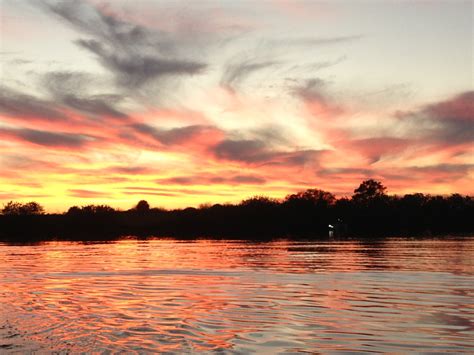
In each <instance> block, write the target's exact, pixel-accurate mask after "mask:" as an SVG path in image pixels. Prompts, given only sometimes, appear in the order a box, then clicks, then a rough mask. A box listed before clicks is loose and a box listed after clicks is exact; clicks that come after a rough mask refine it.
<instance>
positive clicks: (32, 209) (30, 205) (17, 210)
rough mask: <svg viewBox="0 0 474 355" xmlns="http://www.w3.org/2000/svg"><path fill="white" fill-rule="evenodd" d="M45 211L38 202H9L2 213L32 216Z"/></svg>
mask: <svg viewBox="0 0 474 355" xmlns="http://www.w3.org/2000/svg"><path fill="white" fill-rule="evenodd" d="M43 213H44V208H43V206H41V205H40V204H39V203H38V202H34V201H31V202H27V203H20V202H13V201H10V202H8V203H7V204H6V205H5V206H4V207H3V209H2V214H4V215H10V216H14V215H17V216H31V215H40V214H43Z"/></svg>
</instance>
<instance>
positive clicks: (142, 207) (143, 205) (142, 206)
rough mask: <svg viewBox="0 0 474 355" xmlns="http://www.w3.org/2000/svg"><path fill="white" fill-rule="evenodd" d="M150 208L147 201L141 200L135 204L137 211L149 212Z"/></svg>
mask: <svg viewBox="0 0 474 355" xmlns="http://www.w3.org/2000/svg"><path fill="white" fill-rule="evenodd" d="M149 210H150V205H149V204H148V202H147V201H145V200H141V201H139V202H138V203H137V205H136V206H135V211H137V212H148V211H149Z"/></svg>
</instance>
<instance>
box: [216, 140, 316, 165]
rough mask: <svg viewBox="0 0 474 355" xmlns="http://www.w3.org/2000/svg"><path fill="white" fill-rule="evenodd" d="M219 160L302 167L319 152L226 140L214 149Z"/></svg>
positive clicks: (247, 141)
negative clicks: (274, 147) (280, 148)
mask: <svg viewBox="0 0 474 355" xmlns="http://www.w3.org/2000/svg"><path fill="white" fill-rule="evenodd" d="M211 150H212V153H213V154H214V156H215V157H216V158H217V159H220V160H230V161H236V162H243V163H246V164H259V165H267V164H271V165H286V166H302V165H305V164H306V163H309V162H313V161H315V160H316V159H317V158H318V156H319V154H320V153H321V151H318V150H312V149H308V150H279V149H273V148H272V147H271V146H270V145H269V143H268V142H266V141H263V140H258V139H242V140H235V139H225V140H223V141H222V142H220V143H219V144H217V145H216V146H214V147H213V148H212V149H211Z"/></svg>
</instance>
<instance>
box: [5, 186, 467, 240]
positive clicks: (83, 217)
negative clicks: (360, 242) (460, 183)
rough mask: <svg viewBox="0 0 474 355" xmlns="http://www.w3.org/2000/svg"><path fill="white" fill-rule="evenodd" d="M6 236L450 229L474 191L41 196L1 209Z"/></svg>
mask: <svg viewBox="0 0 474 355" xmlns="http://www.w3.org/2000/svg"><path fill="white" fill-rule="evenodd" d="M1 212H2V215H1V216H0V227H1V228H0V239H4V240H6V239H9V240H23V239H80V240H83V239H114V238H117V237H120V236H127V235H134V236H174V237H183V238H184V237H198V236H201V237H238V238H252V239H261V238H267V237H292V236H297V237H308V238H322V237H327V236H328V235H329V234H328V231H329V228H330V227H329V226H330V225H331V226H332V225H336V224H343V225H344V226H345V228H344V234H345V236H354V237H377V236H389V235H392V236H394V235H399V236H405V235H424V234H428V235H433V234H434V235H445V234H450V233H456V234H457V233H471V232H473V231H474V222H473V220H474V219H473V218H472V216H473V215H474V198H473V197H472V196H462V195H460V194H452V195H450V196H439V195H427V194H422V193H414V194H406V195H404V196H397V195H388V194H387V189H386V187H385V186H384V185H383V184H382V183H381V182H380V181H377V180H374V179H369V180H365V181H363V182H362V183H361V184H360V185H359V187H358V188H356V189H355V190H354V194H353V195H352V196H351V198H346V197H343V198H339V199H337V198H336V197H335V195H334V194H332V193H330V192H327V191H324V190H320V189H308V190H306V191H301V192H298V193H295V194H290V195H288V196H286V197H285V198H284V199H281V200H278V199H273V198H269V197H266V196H254V197H252V198H249V199H246V200H243V201H241V202H240V203H238V204H214V205H201V206H200V207H198V208H193V207H188V208H184V209H174V210H166V209H162V208H152V207H150V205H149V203H148V202H147V201H145V200H142V201H139V202H138V204H137V205H135V206H134V207H133V208H131V209H129V210H126V211H120V210H116V209H114V208H112V207H110V206H108V205H87V206H73V207H71V208H69V210H68V211H67V212H65V213H63V214H46V213H45V212H44V208H43V207H42V206H41V205H39V204H38V203H36V202H29V203H19V202H13V201H11V202H9V203H7V204H6V205H5V206H4V207H3V209H2V210H1Z"/></svg>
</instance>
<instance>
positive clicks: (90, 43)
mask: <svg viewBox="0 0 474 355" xmlns="http://www.w3.org/2000/svg"><path fill="white" fill-rule="evenodd" d="M0 4H1V5H0V6H1V7H0V10H1V11H0V63H1V64H0V78H1V81H0V204H5V203H6V202H8V201H10V200H15V201H25V202H26V201H31V200H34V201H37V202H39V203H41V204H42V205H44V206H45V208H46V210H48V211H50V212H62V211H65V210H67V208H68V207H69V206H73V205H87V204H108V205H111V206H113V207H115V208H122V209H128V208H130V207H132V206H134V205H135V204H136V203H137V202H138V201H139V200H141V199H145V200H147V201H148V202H149V203H150V205H152V206H154V207H165V208H180V207H186V206H198V205H200V204H203V203H235V202H238V201H240V200H242V199H245V198H249V197H251V196H255V195H266V196H270V197H275V198H283V197H284V196H285V195H287V194H289V193H294V192H296V191H301V190H305V189H309V188H318V189H323V190H326V191H330V192H333V193H335V194H336V195H337V196H338V197H342V196H351V195H352V193H353V190H354V189H355V188H357V186H358V185H359V184H360V182H361V181H363V180H365V179H368V178H374V179H377V180H380V181H382V182H383V184H384V185H386V186H387V187H388V193H390V194H405V193H412V192H423V193H431V194H451V193H454V192H458V193H462V194H473V193H474V181H473V177H474V155H473V153H474V151H473V138H474V88H473V45H474V39H473V38H474V37H473V4H472V2H471V1H457V0H452V1H448V0H445V1H428V0H426V1H402V0H385V1H358V0H352V1H348V0H346V1H338V0H334V1H326V2H325V1H321V2H320V1H290V0H267V1H225V0H221V1H217V0H199V1H152V0H134V1H131V0H114V1H98V0H75V1H56V0H0Z"/></svg>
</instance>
